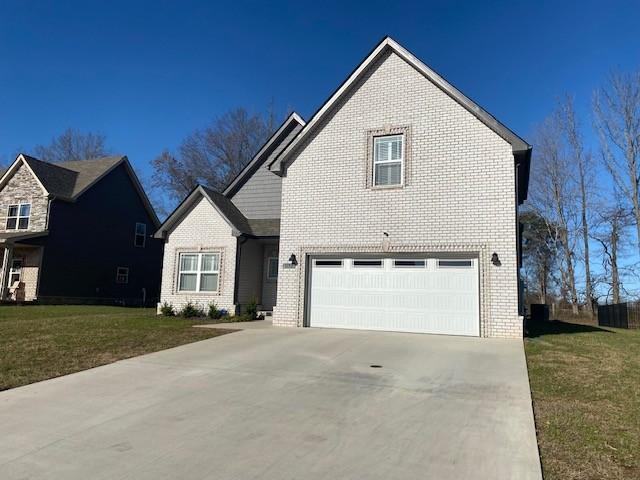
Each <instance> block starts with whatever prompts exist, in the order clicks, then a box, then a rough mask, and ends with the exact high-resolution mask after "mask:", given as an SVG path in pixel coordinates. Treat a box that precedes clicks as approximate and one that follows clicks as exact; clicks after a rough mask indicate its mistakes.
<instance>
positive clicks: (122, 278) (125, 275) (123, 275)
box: [116, 267, 129, 283]
mask: <svg viewBox="0 0 640 480" xmlns="http://www.w3.org/2000/svg"><path fill="white" fill-rule="evenodd" d="M116 283H129V268H128V267H118V268H117V269H116Z"/></svg>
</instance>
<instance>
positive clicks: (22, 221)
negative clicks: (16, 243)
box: [6, 203, 31, 230]
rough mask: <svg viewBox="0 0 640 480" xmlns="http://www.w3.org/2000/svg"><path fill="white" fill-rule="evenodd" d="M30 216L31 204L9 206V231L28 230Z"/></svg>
mask: <svg viewBox="0 0 640 480" xmlns="http://www.w3.org/2000/svg"><path fill="white" fill-rule="evenodd" d="M30 216H31V204H30V203H18V204H14V205H9V211H8V212H7V226H6V227H7V230H26V229H27V228H29V217H30Z"/></svg>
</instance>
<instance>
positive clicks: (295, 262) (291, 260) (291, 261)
mask: <svg viewBox="0 0 640 480" xmlns="http://www.w3.org/2000/svg"><path fill="white" fill-rule="evenodd" d="M289 264H290V265H293V266H294V267H295V266H296V265H298V259H297V258H296V254H295V253H292V254H291V256H290V257H289Z"/></svg>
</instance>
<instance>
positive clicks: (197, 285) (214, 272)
mask: <svg viewBox="0 0 640 480" xmlns="http://www.w3.org/2000/svg"><path fill="white" fill-rule="evenodd" d="M178 262H179V267H180V268H179V272H178V291H180V292H217V291H218V283H219V279H220V254H219V253H181V254H180V258H179V259H178Z"/></svg>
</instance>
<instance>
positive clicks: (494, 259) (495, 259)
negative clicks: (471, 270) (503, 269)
mask: <svg viewBox="0 0 640 480" xmlns="http://www.w3.org/2000/svg"><path fill="white" fill-rule="evenodd" d="M491 263H493V264H494V265H495V266H496V267H499V266H500V265H502V262H500V259H499V258H498V254H497V253H496V252H493V254H492V255H491Z"/></svg>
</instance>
